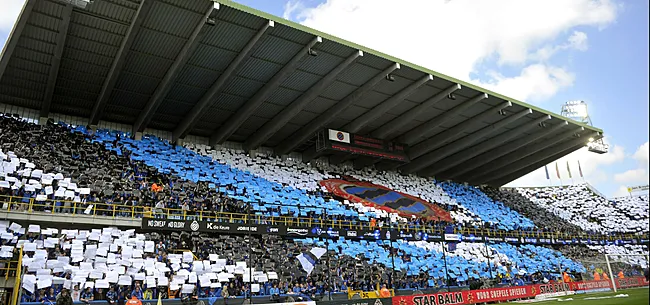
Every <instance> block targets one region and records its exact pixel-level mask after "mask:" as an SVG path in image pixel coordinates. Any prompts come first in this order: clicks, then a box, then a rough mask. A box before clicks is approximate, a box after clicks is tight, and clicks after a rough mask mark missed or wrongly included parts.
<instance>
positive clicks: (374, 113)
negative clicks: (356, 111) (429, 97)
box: [344, 74, 433, 133]
mask: <svg viewBox="0 0 650 305" xmlns="http://www.w3.org/2000/svg"><path fill="white" fill-rule="evenodd" d="M431 80H433V75H431V74H427V75H425V76H423V77H421V78H420V79H419V80H417V81H415V82H413V83H411V84H410V85H408V86H407V87H406V88H404V89H402V90H400V91H399V92H398V93H397V94H395V95H393V96H391V97H389V98H388V99H387V100H385V101H383V102H382V103H381V104H379V105H377V106H375V107H373V108H372V109H370V110H369V111H367V112H366V113H364V114H362V115H361V116H360V117H358V118H356V119H354V120H352V122H350V123H349V124H348V125H347V126H346V127H345V128H344V130H345V131H347V132H352V133H356V132H359V131H360V130H361V129H362V128H364V127H365V126H366V125H368V123H370V122H372V121H373V120H375V119H377V118H379V117H380V116H382V115H383V114H385V113H386V112H388V111H389V110H391V109H393V108H394V107H395V106H397V105H398V104H399V103H400V102H402V101H403V100H404V99H406V98H407V97H409V96H410V95H411V94H413V93H414V92H415V90H417V89H418V88H420V86H422V85H424V84H425V83H427V82H428V81H431Z"/></svg>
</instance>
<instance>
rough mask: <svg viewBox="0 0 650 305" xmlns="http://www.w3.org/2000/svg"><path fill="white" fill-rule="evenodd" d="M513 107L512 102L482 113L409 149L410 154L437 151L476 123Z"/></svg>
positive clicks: (418, 154) (419, 154)
mask: <svg viewBox="0 0 650 305" xmlns="http://www.w3.org/2000/svg"><path fill="white" fill-rule="evenodd" d="M510 106H512V103H511V102H503V103H501V104H500V105H498V106H495V107H492V108H490V109H488V110H486V111H483V112H481V113H480V114H477V115H475V116H473V117H471V118H469V119H467V120H465V121H463V122H461V123H459V124H457V125H455V126H453V127H451V128H449V129H447V130H445V131H443V132H441V133H438V134H436V135H435V136H433V137H431V138H428V139H427V140H426V141H423V142H420V143H419V144H417V145H415V146H413V147H411V148H410V149H409V154H410V155H413V156H416V155H417V156H421V155H423V154H425V153H426V152H427V151H431V150H433V149H436V148H438V147H440V146H442V145H444V144H445V143H447V141H449V140H450V139H451V138H453V137H455V136H456V135H459V134H460V133H462V132H463V131H465V130H467V129H468V128H470V127H472V124H474V123H480V122H482V121H484V120H486V119H487V118H489V117H491V116H493V115H494V114H496V113H498V112H499V110H502V109H504V108H507V107H510Z"/></svg>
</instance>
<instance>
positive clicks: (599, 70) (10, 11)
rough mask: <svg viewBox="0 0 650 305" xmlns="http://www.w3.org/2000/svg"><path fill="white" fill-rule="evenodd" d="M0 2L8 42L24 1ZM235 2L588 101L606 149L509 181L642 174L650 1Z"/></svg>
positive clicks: (617, 179) (500, 85)
mask: <svg viewBox="0 0 650 305" xmlns="http://www.w3.org/2000/svg"><path fill="white" fill-rule="evenodd" d="M1 1H2V3H3V9H2V10H0V41H2V42H4V41H6V39H7V36H8V34H9V32H10V31H11V27H12V26H13V24H14V22H15V20H16V18H17V15H18V14H19V12H20V9H21V7H22V5H23V2H24V0H1ZM237 2H239V3H242V4H244V5H248V6H251V7H254V8H256V9H258V10H262V11H265V12H268V13H271V14H274V15H277V16H281V17H283V18H285V19H289V20H292V21H295V22H299V23H302V24H304V25H306V26H309V27H312V28H315V29H318V30H321V31H323V32H326V33H330V34H333V35H335V36H338V37H341V38H344V39H347V40H350V41H354V42H356V43H359V44H361V45H364V46H367V47H369V48H373V49H376V50H378V51H381V52H383V53H386V54H391V55H393V56H395V57H397V58H402V59H404V60H407V61H410V62H413V63H415V64H418V65H421V66H424V67H427V68H430V69H431V70H434V71H437V72H440V73H444V74H446V75H449V76H452V77H455V78H458V79H462V80H464V81H468V82H471V83H474V84H476V85H479V86H482V87H484V88H487V89H490V90H493V91H495V92H499V93H501V94H504V95H506V96H509V97H513V98H515V99H518V100H521V101H525V102H527V103H530V104H533V105H536V106H539V107H541V108H543V109H546V110H549V111H552V112H555V113H560V110H561V107H562V105H563V104H564V103H566V102H567V101H573V100H583V101H585V102H586V103H587V104H588V107H589V115H590V118H591V121H592V122H593V125H594V126H596V127H598V128H601V129H603V130H604V134H605V142H606V143H608V144H609V145H610V147H609V153H607V154H603V155H598V154H595V153H591V152H589V151H587V149H586V148H583V149H581V150H578V151H576V152H574V153H572V154H570V155H568V156H566V157H564V158H562V159H560V160H558V164H559V166H558V167H559V169H560V175H561V177H562V179H561V180H560V179H557V178H556V176H555V164H554V163H553V164H550V166H549V171H550V172H551V175H550V176H551V180H547V179H546V175H545V172H544V168H540V169H538V170H536V171H534V172H532V173H530V174H528V175H526V176H524V177H522V178H520V179H518V180H516V181H513V182H512V183H510V184H508V186H548V185H559V184H560V183H563V184H569V183H580V182H582V181H583V179H582V178H580V177H579V173H578V161H580V164H581V168H582V171H583V173H584V181H586V182H588V183H590V184H591V185H593V186H595V187H596V189H598V190H599V191H600V192H601V193H603V194H604V195H605V196H607V197H617V196H626V195H628V193H627V186H638V185H647V184H648V182H649V176H648V175H649V174H648V173H649V165H648V154H649V152H648V148H649V147H648V128H649V126H648V111H649V110H648V104H649V100H650V97H649V92H648V82H649V79H648V73H649V71H648V57H649V54H648V43H649V41H648V35H649V33H648V22H649V20H648V11H649V7H648V1H638V0H629V1H624V0H490V1H484V0H401V1H393V0H238V1H237ZM397 3H398V4H399V5H396V4H397ZM567 163H568V165H569V167H570V168H571V172H572V175H573V180H571V179H569V177H568V172H567Z"/></svg>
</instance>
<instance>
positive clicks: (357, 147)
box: [316, 129, 409, 163]
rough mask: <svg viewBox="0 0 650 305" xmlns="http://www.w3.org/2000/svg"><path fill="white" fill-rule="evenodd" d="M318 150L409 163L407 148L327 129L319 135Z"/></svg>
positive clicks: (397, 144) (402, 145)
mask: <svg viewBox="0 0 650 305" xmlns="http://www.w3.org/2000/svg"><path fill="white" fill-rule="evenodd" d="M316 145H317V150H319V151H322V150H327V151H339V152H343V153H348V154H355V155H360V156H368V157H373V158H380V159H386V160H391V161H397V162H403V163H407V162H409V158H408V156H407V155H406V149H407V146H406V145H404V144H399V143H393V142H391V141H386V140H380V139H375V138H370V137H366V136H362V135H358V134H353V133H348V132H343V131H338V130H333V129H325V130H323V131H322V132H321V133H320V134H319V135H318V141H317V144H316Z"/></svg>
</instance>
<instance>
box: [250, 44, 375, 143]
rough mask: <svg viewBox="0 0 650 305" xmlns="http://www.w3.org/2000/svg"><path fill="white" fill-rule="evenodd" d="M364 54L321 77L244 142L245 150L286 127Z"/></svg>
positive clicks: (355, 53)
mask: <svg viewBox="0 0 650 305" xmlns="http://www.w3.org/2000/svg"><path fill="white" fill-rule="evenodd" d="M360 56H363V52H362V51H355V52H353V53H352V54H351V55H350V56H348V58H346V59H345V61H343V62H342V63H341V64H339V65H338V66H336V67H335V68H334V69H332V71H330V72H329V73H327V75H325V77H323V78H321V79H320V80H319V81H318V82H317V83H316V84H314V85H313V86H311V87H310V88H309V89H308V90H307V91H306V92H305V93H303V94H302V95H301V96H300V97H299V98H298V99H297V100H295V101H293V102H292V103H291V104H290V105H289V106H287V107H285V108H284V109H282V111H281V112H280V113H279V114H278V115H276V116H275V117H274V118H273V119H272V120H270V121H268V122H266V123H265V124H264V125H263V126H262V127H260V128H259V129H258V130H257V131H256V132H255V133H254V134H253V135H252V136H250V137H249V138H248V140H247V141H246V142H245V143H244V150H246V151H249V150H251V149H256V148H258V147H259V146H260V145H262V144H263V143H264V142H265V141H266V140H268V139H269V138H270V137H272V136H273V135H274V134H275V133H276V132H278V131H279V130H280V129H281V128H282V127H284V126H285V125H286V124H287V123H288V122H289V121H290V120H291V119H292V118H293V117H295V116H296V115H297V114H298V113H300V111H302V109H303V108H305V106H306V105H307V104H309V102H311V101H313V100H314V99H315V98H316V97H317V96H318V95H319V94H320V93H321V92H322V91H323V90H325V89H327V87H329V85H331V84H332V83H333V82H334V81H335V80H336V77H338V75H339V74H341V72H343V71H344V70H345V69H346V68H347V67H348V66H349V65H351V64H352V63H353V62H354V61H355V60H356V59H357V58H359V57H360Z"/></svg>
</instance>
